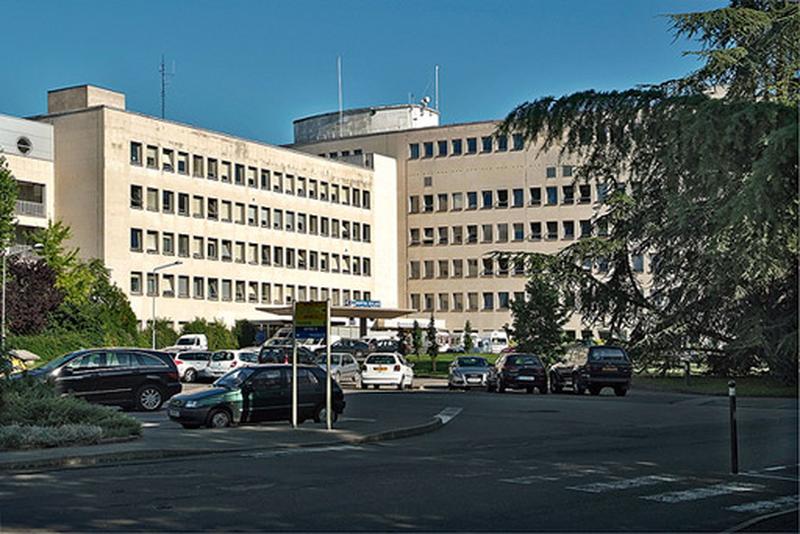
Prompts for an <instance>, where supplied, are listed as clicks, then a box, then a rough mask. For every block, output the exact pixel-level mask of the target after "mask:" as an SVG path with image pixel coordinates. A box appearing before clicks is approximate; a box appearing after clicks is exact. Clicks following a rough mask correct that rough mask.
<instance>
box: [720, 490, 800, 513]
mask: <svg viewBox="0 0 800 534" xmlns="http://www.w3.org/2000/svg"><path fill="white" fill-rule="evenodd" d="M797 503H798V499H797V495H786V496H784V497H778V498H777V499H772V500H770V501H755V502H748V503H744V504H737V505H736V506H729V507H728V510H730V511H731V512H742V513H745V514H747V513H754V512H758V513H762V512H772V511H776V510H782V509H784V508H787V509H788V508H790V507H792V506H797Z"/></svg>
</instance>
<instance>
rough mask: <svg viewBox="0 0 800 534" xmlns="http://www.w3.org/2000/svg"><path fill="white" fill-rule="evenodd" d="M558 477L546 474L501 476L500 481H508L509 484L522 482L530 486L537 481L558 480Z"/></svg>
mask: <svg viewBox="0 0 800 534" xmlns="http://www.w3.org/2000/svg"><path fill="white" fill-rule="evenodd" d="M559 478H560V477H550V476H547V475H528V476H524V477H515V478H501V479H500V482H508V483H509V484H522V485H523V486H530V485H531V484H535V483H537V482H543V481H544V482H553V481H556V480H559Z"/></svg>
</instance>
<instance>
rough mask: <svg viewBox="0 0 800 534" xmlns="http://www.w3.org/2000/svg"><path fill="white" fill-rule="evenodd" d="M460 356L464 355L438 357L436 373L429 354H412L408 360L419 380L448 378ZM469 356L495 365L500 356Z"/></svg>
mask: <svg viewBox="0 0 800 534" xmlns="http://www.w3.org/2000/svg"><path fill="white" fill-rule="evenodd" d="M459 356H464V354H455V353H445V354H440V355H439V356H437V357H436V372H434V371H433V362H432V361H431V357H430V356H428V355H427V354H423V355H420V356H417V355H415V354H410V355H408V356H406V359H407V360H408V361H409V362H410V363H413V364H414V376H415V377H419V378H447V374H448V368H449V367H450V364H451V363H453V360H455V359H456V358H457V357H459ZM469 356H483V357H484V358H486V359H487V360H489V363H490V364H494V362H495V361H496V360H497V358H498V356H499V354H469Z"/></svg>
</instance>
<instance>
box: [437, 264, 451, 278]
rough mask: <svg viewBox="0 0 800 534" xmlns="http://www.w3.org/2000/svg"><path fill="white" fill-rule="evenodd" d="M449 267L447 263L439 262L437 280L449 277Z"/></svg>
mask: <svg viewBox="0 0 800 534" xmlns="http://www.w3.org/2000/svg"><path fill="white" fill-rule="evenodd" d="M449 266H450V262H449V261H447V260H439V278H448V277H449V276H450V269H449Z"/></svg>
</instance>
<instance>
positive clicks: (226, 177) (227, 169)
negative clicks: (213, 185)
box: [219, 161, 231, 184]
mask: <svg viewBox="0 0 800 534" xmlns="http://www.w3.org/2000/svg"><path fill="white" fill-rule="evenodd" d="M219 179H220V180H221V181H223V182H225V183H226V184H229V183H231V162H230V161H223V162H222V168H221V170H220V173H219Z"/></svg>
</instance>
